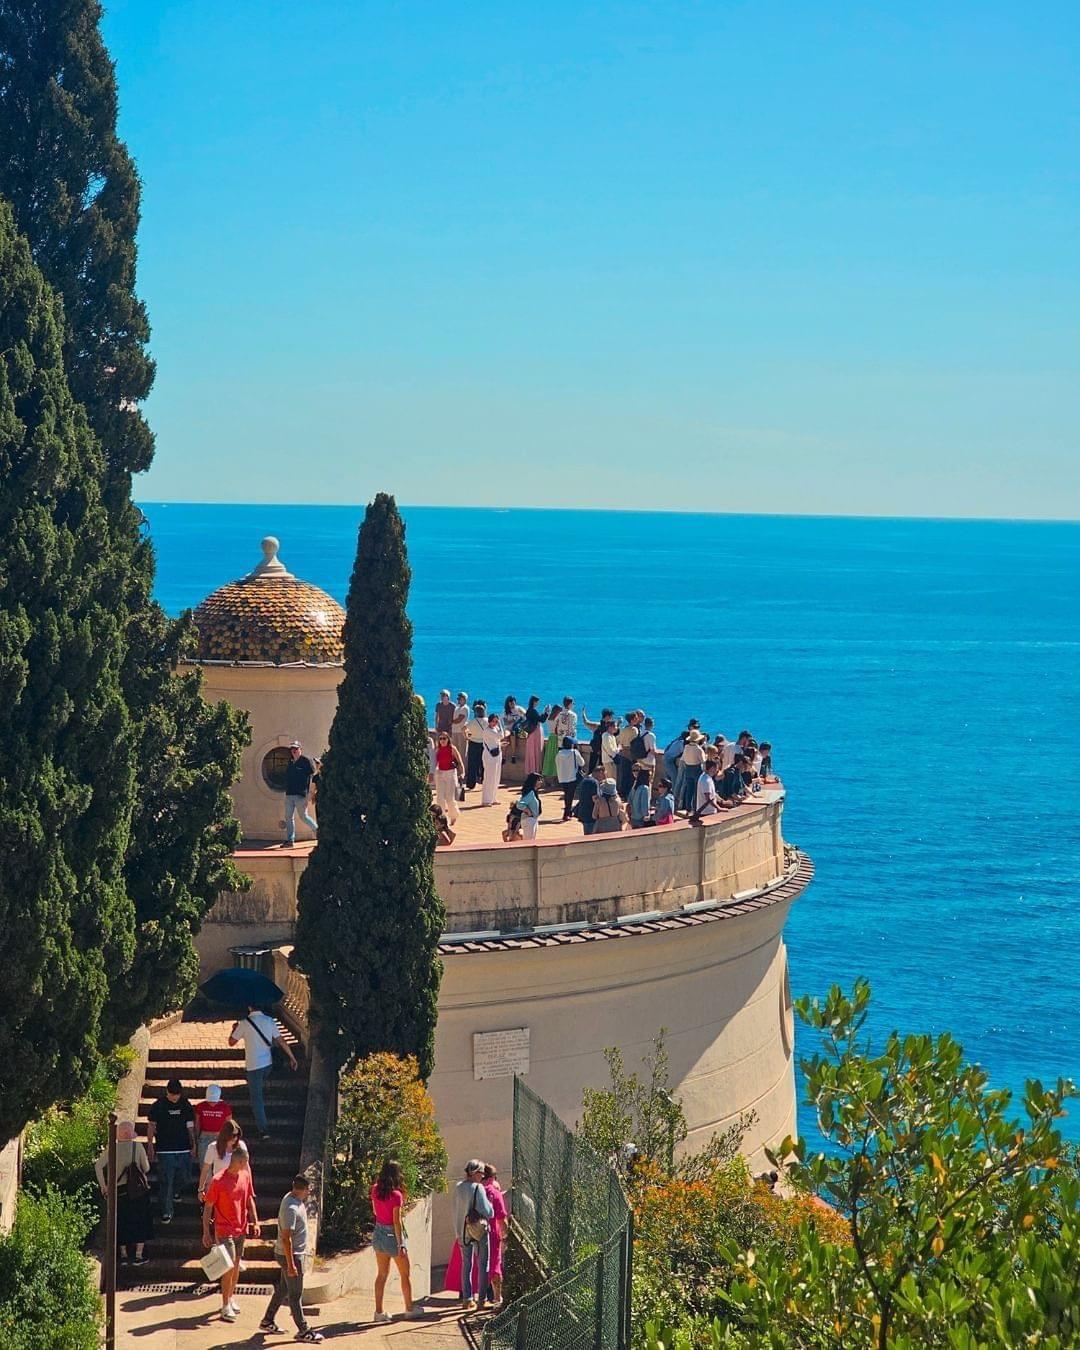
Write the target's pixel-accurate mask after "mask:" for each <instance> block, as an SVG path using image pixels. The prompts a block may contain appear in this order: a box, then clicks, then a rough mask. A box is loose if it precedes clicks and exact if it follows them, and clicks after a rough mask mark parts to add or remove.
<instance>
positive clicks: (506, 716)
mask: <svg viewBox="0 0 1080 1350" xmlns="http://www.w3.org/2000/svg"><path fill="white" fill-rule="evenodd" d="M524 721H525V709H524V708H523V707H522V706H521V704H520V703H519V702H518V701H517V699H516V698H515V697H514V696H513V694H507V696H506V701H505V702H504V703H503V715H502V724H503V732H504V734H505V735H507V736H509V738H510V744H509V745H508V746H507V747H506V749H507V753H508V755H509V758H510V763H511V764H516V763H517V757H518V748H519V746H518V741H519V738H520V736H521V735H522V733H523V732H524V730H525V727H524V725H523V724H524Z"/></svg>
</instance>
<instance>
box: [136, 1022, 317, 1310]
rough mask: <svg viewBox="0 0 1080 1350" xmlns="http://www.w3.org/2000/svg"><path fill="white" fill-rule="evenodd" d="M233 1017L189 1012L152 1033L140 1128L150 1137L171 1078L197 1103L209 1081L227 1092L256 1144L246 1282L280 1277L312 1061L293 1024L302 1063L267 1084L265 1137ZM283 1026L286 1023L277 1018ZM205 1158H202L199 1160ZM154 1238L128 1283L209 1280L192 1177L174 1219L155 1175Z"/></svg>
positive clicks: (140, 1133)
mask: <svg viewBox="0 0 1080 1350" xmlns="http://www.w3.org/2000/svg"><path fill="white" fill-rule="evenodd" d="M234 1020H235V1019H234V1018H232V1017H229V1018H226V1019H217V1018H214V1019H200V1018H191V1019H190V1020H185V1021H183V1022H179V1023H176V1024H175V1025H173V1026H171V1027H168V1028H166V1029H165V1030H164V1031H162V1032H160V1033H158V1034H157V1035H155V1036H154V1038H153V1041H152V1042H151V1047H150V1058H149V1062H148V1064H147V1068H146V1078H145V1081H144V1083H143V1090H142V1097H141V1099H140V1101H139V1115H138V1120H137V1122H136V1131H137V1133H138V1136H139V1138H140V1139H145V1138H146V1119H147V1112H148V1111H149V1109H150V1107H151V1106H152V1105H153V1103H154V1102H155V1101H156V1100H157V1099H158V1098H159V1097H160V1096H161V1095H162V1093H164V1091H165V1084H166V1083H167V1082H168V1081H169V1079H170V1078H179V1080H180V1081H181V1083H183V1085H184V1089H185V1091H186V1093H187V1096H188V1099H189V1100H190V1101H191V1103H192V1105H193V1106H194V1105H197V1104H198V1103H199V1102H200V1101H202V1100H203V1098H204V1096H205V1090H206V1087H207V1085H208V1084H210V1083H217V1084H219V1086H220V1087H221V1092H222V1097H223V1098H224V1100H225V1101H227V1102H228V1103H229V1105H230V1106H231V1107H232V1109H233V1115H234V1116H235V1118H236V1119H237V1120H238V1121H239V1123H240V1126H241V1128H242V1129H243V1131H244V1139H245V1142H246V1143H247V1145H248V1148H249V1149H250V1150H251V1170H252V1176H253V1178H254V1182H255V1199H256V1208H257V1210H258V1214H259V1223H260V1225H261V1229H262V1232H261V1236H260V1237H259V1238H258V1239H255V1238H250V1237H249V1238H248V1240H247V1244H246V1246H245V1249H244V1264H243V1270H242V1272H241V1276H240V1282H241V1284H242V1285H265V1284H276V1283H277V1278H278V1274H279V1268H278V1266H277V1264H276V1262H275V1261H274V1255H273V1252H274V1240H275V1238H276V1237H277V1212H278V1206H279V1205H280V1203H281V1197H282V1196H283V1195H284V1194H285V1192H286V1191H287V1190H289V1188H290V1186H291V1185H292V1179H293V1176H294V1175H295V1174H296V1171H297V1169H298V1167H299V1164H300V1148H301V1142H302V1136H303V1129H304V1111H305V1107H306V1104H307V1065H306V1064H305V1062H304V1060H303V1057H302V1053H301V1049H300V1047H299V1045H297V1044H296V1043H295V1041H294V1038H293V1037H292V1035H291V1033H289V1032H288V1030H287V1029H284V1028H282V1035H283V1038H284V1039H285V1040H286V1041H287V1042H289V1043H290V1044H291V1045H292V1049H293V1053H294V1054H295V1055H296V1057H297V1059H298V1061H299V1063H300V1068H299V1071H298V1072H297V1073H295V1074H294V1073H291V1072H290V1071H289V1069H288V1068H287V1067H286V1068H285V1070H284V1071H283V1072H281V1073H278V1072H275V1073H273V1074H272V1075H271V1076H270V1078H269V1079H268V1080H267V1083H266V1093H265V1096H266V1115H267V1120H268V1122H269V1125H270V1135H271V1138H270V1139H268V1140H266V1141H261V1140H260V1139H258V1138H257V1136H256V1134H255V1122H254V1119H253V1117H252V1115H251V1106H250V1103H249V1100H248V1087H247V1080H246V1079H245V1077H244V1048H243V1046H242V1045H238V1046H236V1047H235V1048H233V1047H230V1046H229V1045H228V1035H229V1031H230V1030H231V1028H232V1025H233V1021H234ZM279 1025H280V1024H279ZM200 1161H201V1160H200ZM151 1185H152V1191H153V1209H154V1238H153V1241H152V1242H149V1243H148V1244H147V1247H146V1255H147V1256H148V1257H149V1258H150V1263H149V1264H148V1265H146V1266H142V1267H139V1268H138V1269H132V1268H131V1267H121V1268H120V1270H119V1272H118V1274H119V1275H120V1276H121V1277H124V1276H126V1279H125V1283H129V1284H130V1283H136V1282H137V1283H139V1284H148V1283H191V1284H196V1285H197V1284H201V1283H203V1281H204V1278H205V1277H204V1275H203V1271H202V1267H201V1266H200V1265H199V1260H200V1258H201V1257H202V1256H203V1254H204V1251H205V1249H204V1247H203V1245H202V1210H201V1206H200V1205H199V1204H198V1202H197V1199H196V1197H195V1187H194V1184H191V1185H187V1186H185V1188H184V1189H183V1191H182V1192H181V1196H180V1198H179V1199H178V1200H177V1202H176V1204H175V1205H174V1210H173V1221H172V1223H170V1224H163V1223H162V1222H161V1217H160V1215H161V1210H160V1206H159V1205H158V1201H157V1181H156V1178H152V1183H151Z"/></svg>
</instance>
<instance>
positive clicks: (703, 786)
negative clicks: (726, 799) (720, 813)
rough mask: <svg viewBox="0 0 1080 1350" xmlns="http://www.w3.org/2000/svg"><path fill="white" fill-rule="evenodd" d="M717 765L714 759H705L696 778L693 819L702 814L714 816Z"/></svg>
mask: <svg viewBox="0 0 1080 1350" xmlns="http://www.w3.org/2000/svg"><path fill="white" fill-rule="evenodd" d="M719 767H720V766H719V764H718V763H717V761H716V760H715V759H707V760H706V761H705V768H704V770H703V771H702V773H701V776H700V777H699V778H698V780H697V788H696V793H695V804H694V814H693V819H695V820H700V819H701V818H702V816H714V815H715V814H716V812H717V810H718V809H719V808H718V807H717V802H716V778H715V777H714V775H715V773H716V771H717V769H718V768H719Z"/></svg>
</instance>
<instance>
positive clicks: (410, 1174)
mask: <svg viewBox="0 0 1080 1350" xmlns="http://www.w3.org/2000/svg"><path fill="white" fill-rule="evenodd" d="M338 1092H339V1098H338V1118H337V1124H336V1126H335V1128H334V1134H333V1139H332V1142H331V1157H332V1160H333V1161H332V1167H331V1171H330V1176H329V1178H328V1184H327V1188H326V1195H325V1196H324V1206H323V1227H322V1233H323V1237H324V1238H325V1239H326V1240H327V1242H328V1244H329V1246H330V1247H338V1248H341V1247H347V1246H355V1245H356V1244H357V1243H359V1242H360V1241H362V1239H363V1238H364V1237H366V1236H367V1234H368V1232H369V1231H370V1230H371V1226H372V1224H373V1222H374V1215H373V1214H372V1211H371V1197H370V1191H371V1186H372V1183H373V1182H374V1181H375V1178H376V1177H377V1176H378V1174H379V1170H380V1168H381V1167H382V1165H383V1161H384V1160H385V1159H386V1158H396V1159H397V1160H398V1162H399V1163H401V1169H402V1172H403V1174H404V1178H405V1191H406V1196H407V1200H408V1201H409V1202H411V1201H413V1200H419V1199H421V1198H422V1197H423V1196H425V1195H430V1194H431V1192H432V1191H436V1190H442V1188H443V1185H444V1184H445V1174H446V1149H445V1148H444V1147H443V1142H442V1138H441V1136H440V1134H439V1128H438V1126H437V1125H436V1123H435V1108H434V1106H433V1105H432V1101H431V1097H430V1096H429V1094H428V1091H427V1088H425V1087H424V1085H423V1083H422V1082H421V1081H420V1076H419V1071H418V1068H417V1062H416V1060H415V1058H413V1056H411V1055H410V1056H409V1057H408V1058H407V1059H401V1058H399V1057H398V1056H397V1055H391V1054H376V1055H368V1056H366V1058H364V1059H361V1060H358V1061H357V1062H356V1063H355V1064H353V1065H352V1067H351V1068H349V1069H347V1070H346V1071H345V1072H344V1073H343V1074H342V1075H341V1080H340V1083H339V1088H338Z"/></svg>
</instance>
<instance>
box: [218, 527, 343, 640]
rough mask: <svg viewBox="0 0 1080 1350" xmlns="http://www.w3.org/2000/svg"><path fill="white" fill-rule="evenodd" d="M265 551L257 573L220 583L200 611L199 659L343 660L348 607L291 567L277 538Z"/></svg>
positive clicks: (266, 543)
mask: <svg viewBox="0 0 1080 1350" xmlns="http://www.w3.org/2000/svg"><path fill="white" fill-rule="evenodd" d="M262 550H263V561H262V562H261V563H260V564H259V566H258V567H256V568H255V570H254V571H253V572H250V573H248V575H247V576H246V577H241V578H240V580H239V581H230V582H229V583H228V585H227V586H222V587H220V588H219V589H218V590H216V591H214V592H213V593H212V594H210V595H208V596H207V597H206V599H205V600H204V601H203V602H202V604H201V605H199V607H198V608H197V609H196V610H195V627H196V629H197V630H198V634H199V650H198V655H197V657H196V659H197V660H199V661H260V662H262V661H265V662H269V663H271V664H273V665H277V666H282V665H288V664H291V663H294V662H300V661H303V662H306V663H307V664H308V665H341V663H342V661H343V660H344V645H343V642H342V629H343V627H344V624H345V611H344V610H343V609H342V608H341V606H340V605H339V604H338V602H337V601H336V600H335V599H334V598H333V597H332V596H329V595H327V594H326V592H325V591H321V590H319V588H318V586H312V585H310V584H309V583H308V582H306V581H301V580H300V579H299V578H298V577H294V576H293V575H292V573H291V572H287V571H286V570H285V564H284V563H282V562H281V561H280V560H279V559H278V557H277V551H278V541H277V540H276V539H270V538H267V539H264V540H263V541H262Z"/></svg>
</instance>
